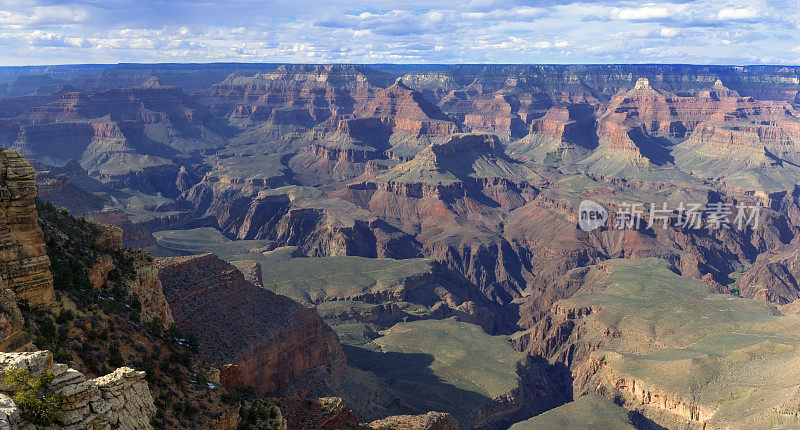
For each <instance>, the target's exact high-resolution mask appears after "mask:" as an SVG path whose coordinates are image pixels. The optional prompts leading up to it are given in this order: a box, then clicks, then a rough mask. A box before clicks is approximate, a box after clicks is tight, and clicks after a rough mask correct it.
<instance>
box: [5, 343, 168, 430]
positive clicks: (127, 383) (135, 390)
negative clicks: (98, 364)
mask: <svg viewBox="0 0 800 430" xmlns="http://www.w3.org/2000/svg"><path fill="white" fill-rule="evenodd" d="M0 367H1V368H2V371H3V372H6V371H8V370H11V369H21V370H27V371H28V372H30V374H31V375H32V376H34V377H38V376H39V375H41V374H42V373H43V372H45V371H50V372H52V373H53V376H54V379H53V382H52V383H51V385H50V389H51V390H52V392H53V393H54V394H57V395H61V396H63V397H62V398H63V403H62V404H61V407H60V410H59V414H58V418H57V419H56V423H55V424H54V425H53V426H51V427H48V428H53V429H109V428H115V429H129V430H139V429H150V428H152V426H151V425H150V419H151V418H152V417H153V415H154V414H155V413H156V407H155V405H154V404H153V398H152V396H151V395H150V390H149V389H148V387H147V382H145V380H144V376H145V375H144V372H139V371H136V370H133V369H130V368H127V367H120V368H119V369H117V370H115V371H114V372H112V373H110V374H108V375H105V376H101V377H99V378H95V379H86V377H85V376H84V375H83V374H82V373H80V372H78V371H77V370H75V369H70V368H69V367H68V366H67V365H65V364H54V363H53V357H52V355H51V354H50V352H49V351H38V352H30V353H0ZM20 388H21V387H19V386H15V385H13V384H9V383H8V381H4V382H3V383H2V384H0V400H1V401H2V404H3V414H2V415H3V416H2V418H0V427H3V428H7V429H20V430H24V429H34V428H39V427H37V426H35V425H34V424H32V423H30V422H27V421H26V420H25V419H24V418H23V417H22V414H21V413H20V411H19V409H18V407H17V405H16V404H15V403H14V401H13V399H12V397H13V395H14V393H15V392H17V391H18V390H19V389H20Z"/></svg>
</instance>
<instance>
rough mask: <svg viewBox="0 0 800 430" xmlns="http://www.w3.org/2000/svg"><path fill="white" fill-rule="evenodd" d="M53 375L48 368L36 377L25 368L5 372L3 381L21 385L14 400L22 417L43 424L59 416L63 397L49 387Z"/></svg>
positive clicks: (47, 423)
mask: <svg viewBox="0 0 800 430" xmlns="http://www.w3.org/2000/svg"><path fill="white" fill-rule="evenodd" d="M54 378H55V376H54V375H53V372H52V371H50V370H46V371H44V372H42V374H41V375H40V376H38V377H35V376H32V375H31V373H30V371H28V370H25V369H11V370H7V371H6V372H5V383H6V384H7V385H15V386H17V387H21V388H20V390H19V391H17V392H16V393H15V394H14V402H16V404H17V407H18V408H19V410H20V413H21V415H22V417H23V418H25V419H26V420H28V421H30V422H32V423H34V424H38V425H43V426H49V425H51V424H53V423H54V422H55V421H56V419H57V418H58V416H59V413H60V410H61V405H62V404H63V403H64V397H63V396H62V395H61V394H56V393H54V392H53V390H52V389H51V387H50V384H51V383H52V382H53V379H54Z"/></svg>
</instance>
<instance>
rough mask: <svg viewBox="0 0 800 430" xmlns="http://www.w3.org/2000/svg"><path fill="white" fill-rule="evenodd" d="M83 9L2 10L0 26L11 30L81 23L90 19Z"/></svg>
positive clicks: (53, 7) (52, 7)
mask: <svg viewBox="0 0 800 430" xmlns="http://www.w3.org/2000/svg"><path fill="white" fill-rule="evenodd" d="M88 17H89V11H88V10H87V9H86V8H83V7H71V6H63V5H56V6H35V7H32V8H28V9H24V10H9V9H5V10H3V9H0V25H3V26H8V27H10V28H30V27H41V26H54V25H69V24H75V23H81V22H84V21H86V20H87V19H88Z"/></svg>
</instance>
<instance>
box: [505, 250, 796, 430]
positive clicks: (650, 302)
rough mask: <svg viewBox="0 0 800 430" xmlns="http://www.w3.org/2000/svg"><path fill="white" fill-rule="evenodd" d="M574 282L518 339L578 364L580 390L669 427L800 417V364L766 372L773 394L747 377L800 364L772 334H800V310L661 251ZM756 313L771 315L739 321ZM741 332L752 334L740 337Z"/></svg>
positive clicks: (611, 264)
mask: <svg viewBox="0 0 800 430" xmlns="http://www.w3.org/2000/svg"><path fill="white" fill-rule="evenodd" d="M573 282H576V283H577V284H579V285H580V287H579V289H578V291H577V293H576V294H574V295H573V296H572V297H571V298H569V299H566V300H562V301H559V302H557V303H556V304H555V305H553V307H552V308H551V309H550V312H549V313H548V314H547V315H546V316H545V317H544V318H542V319H541V320H540V321H539V322H537V323H536V324H535V325H534V326H533V327H532V328H531V329H530V330H528V331H526V332H524V333H523V334H521V335H520V336H515V340H516V342H517V344H518V346H519V347H520V348H526V349H527V350H528V351H529V352H530V353H531V354H533V355H540V356H542V357H545V358H547V359H548V360H550V361H551V362H553V363H562V364H564V365H565V366H567V367H569V369H570V370H571V372H572V385H573V393H574V395H575V397H576V398H577V397H580V396H581V395H584V394H586V393H597V394H601V395H603V396H605V397H607V398H609V399H616V401H617V402H618V404H620V405H622V406H624V407H625V408H627V409H629V410H635V411H637V412H639V413H641V414H643V415H644V416H646V417H647V418H649V419H652V420H654V421H655V422H656V423H657V424H659V425H662V426H666V427H667V428H682V427H684V426H688V427H690V428H691V427H695V426H696V427H698V428H699V427H703V428H749V427H752V428H757V427H760V426H763V425H767V424H765V423H766V422H769V420H771V419H773V417H774V416H775V415H774V414H775V413H778V414H780V415H781V416H782V419H786V420H787V421H786V422H787V423H791V424H790V425H796V424H797V423H796V419H797V415H791V414H792V413H793V412H790V411H793V410H795V407H794V406H793V402H794V398H796V392H795V391H794V389H793V388H789V387H790V386H791V385H792V384H793V383H794V382H789V381H795V380H796V378H798V374H797V373H796V372H789V373H782V372H778V373H776V374H774V376H767V377H762V378H761V379H760V380H761V381H762V382H764V383H766V385H763V386H762V387H765V388H764V390H765V391H764V392H767V391H769V392H771V393H772V394H773V395H771V396H766V397H761V395H760V394H759V391H760V390H759V389H753V390H751V389H748V388H743V386H742V385H740V384H742V381H747V380H749V378H752V377H753V375H754V374H761V375H767V374H769V375H772V373H771V372H772V371H773V370H769V369H775V370H777V369H782V368H786V367H793V366H795V365H796V363H797V360H798V359H799V358H800V357H798V355H797V351H796V350H795V349H793V348H783V347H782V346H780V345H776V344H774V343H773V342H772V341H771V340H770V339H769V338H770V336H772V333H781V335H782V336H789V337H793V336H795V335H796V333H797V329H798V326H797V320H796V318H795V317H794V316H789V317H783V316H779V312H778V311H777V310H776V309H775V308H774V307H773V306H771V305H768V304H765V303H763V302H758V301H755V300H748V299H741V298H730V297H729V296H724V295H719V294H715V292H714V291H713V290H712V289H710V288H709V287H708V286H706V285H704V284H703V283H701V282H698V281H694V280H689V279H686V278H682V277H680V276H678V275H676V274H674V273H672V272H670V271H669V270H668V265H667V264H666V263H665V262H663V261H659V260H655V259H645V260H610V261H607V262H604V263H602V264H599V265H597V266H593V267H591V268H588V269H587V270H583V271H582V272H581V273H580V274H574V276H573ZM751 319H752V320H751ZM755 320H760V321H762V322H763V323H764V325H759V326H758V327H759V328H757V329H756V328H754V329H753V330H750V329H744V330H745V331H744V332H742V331H740V328H743V327H755V325H750V322H748V321H755ZM739 336H742V338H744V337H747V336H753V337H750V338H749V339H750V340H749V341H748V342H744V343H737V342H731V340H732V339H734V338H737V339H740V337H739ZM767 380H770V382H767ZM745 384H747V383H745ZM778 387H780V388H778ZM778 392H779V393H780V394H778V395H775V394H777V393H778ZM790 405H792V406H790ZM743 408H744V409H743ZM745 410H746V411H745Z"/></svg>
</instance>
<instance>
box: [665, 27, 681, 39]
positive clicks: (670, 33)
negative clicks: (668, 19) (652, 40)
mask: <svg viewBox="0 0 800 430" xmlns="http://www.w3.org/2000/svg"><path fill="white" fill-rule="evenodd" d="M679 32H680V31H679V30H678V29H677V28H669V27H662V28H661V32H660V33H661V36H663V37H675V36H677V35H678V33H679Z"/></svg>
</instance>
